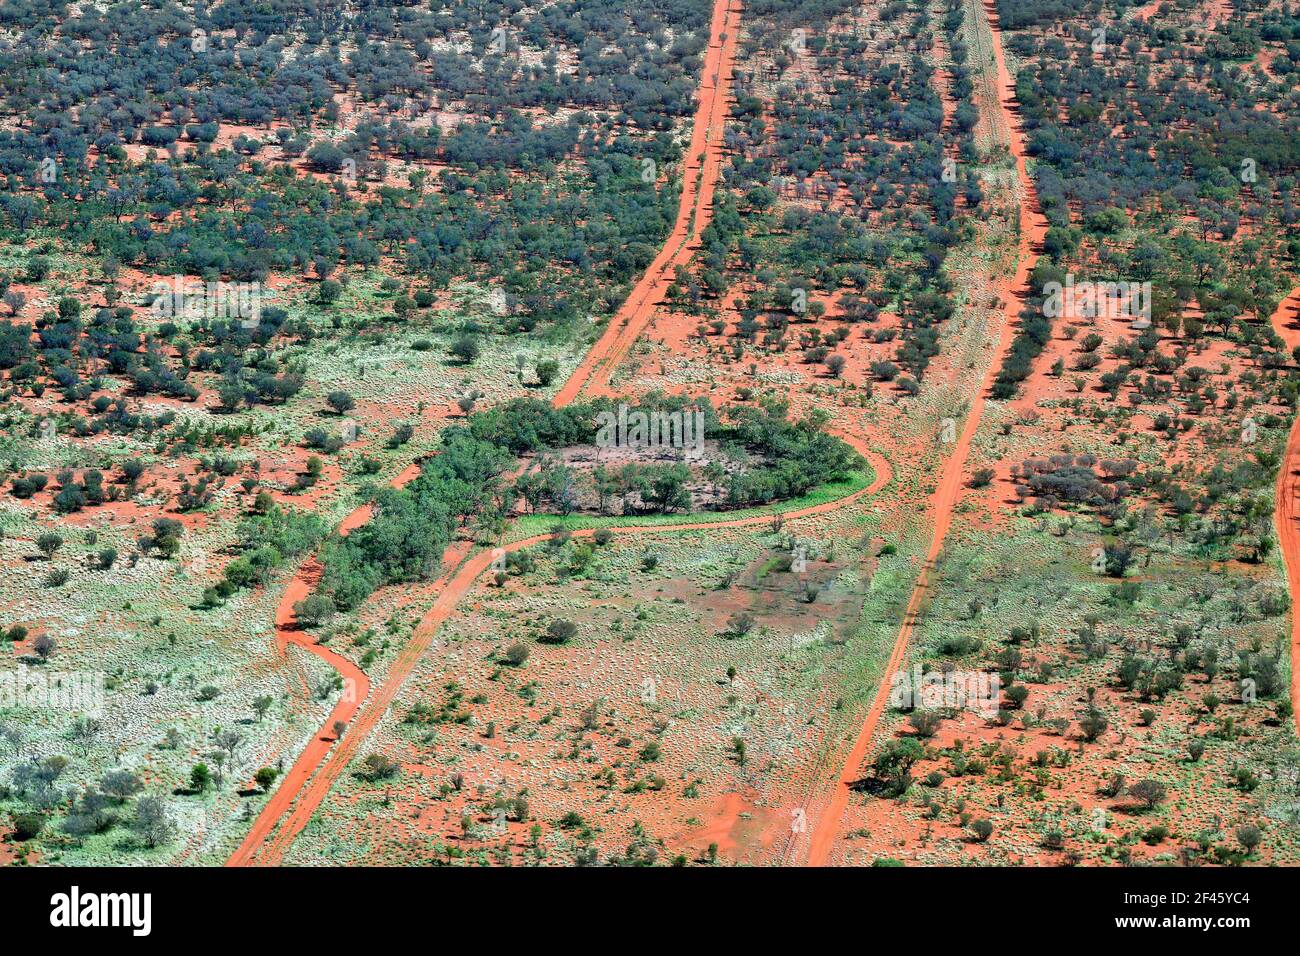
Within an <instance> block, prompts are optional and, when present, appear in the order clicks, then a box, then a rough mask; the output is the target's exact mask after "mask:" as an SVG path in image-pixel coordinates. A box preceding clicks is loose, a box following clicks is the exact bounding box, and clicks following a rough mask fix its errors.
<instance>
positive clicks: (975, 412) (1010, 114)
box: [807, 0, 1047, 866]
mask: <svg viewBox="0 0 1300 956" xmlns="http://www.w3.org/2000/svg"><path fill="white" fill-rule="evenodd" d="M984 8H985V12H986V13H987V15H988V18H989V27H990V29H991V30H992V34H993V57H994V63H995V65H996V67H997V92H998V103H999V108H1000V110H1001V111H1002V114H1003V118H1004V119H1005V121H1006V125H1007V134H1008V139H1009V145H1010V149H1011V154H1012V155H1013V156H1014V157H1015V160H1016V176H1017V178H1018V179H1019V181H1020V188H1021V190H1022V195H1023V196H1024V200H1025V201H1024V202H1023V203H1022V205H1021V208H1020V244H1019V249H1018V265H1017V268H1016V271H1015V274H1014V275H1012V276H1011V277H1010V278H1009V279H1007V280H1006V281H1005V282H1004V283H1003V284H1002V286H1001V288H1000V290H999V298H1000V300H1001V301H1003V302H1005V303H1006V309H1005V312H1004V315H1003V321H1002V327H1001V330H1000V332H999V336H998V344H997V347H996V348H995V349H994V353H993V355H992V357H991V359H990V361H989V365H988V368H987V369H986V370H985V372H984V379H983V381H982V382H981V384H980V388H979V391H978V393H977V394H976V395H975V397H974V398H973V400H972V401H971V405H970V412H969V413H968V414H967V416H966V421H965V422H964V423H963V425H962V430H961V434H960V435H959V436H958V438H957V443H956V445H955V446H954V448H953V451H952V455H951V456H950V457H949V458H948V459H947V461H946V462H945V463H944V467H943V472H942V474H941V475H940V478H939V484H938V486H937V487H936V488H935V491H934V495H933V496H932V499H931V502H932V503H931V512H932V515H933V519H934V532H933V536H932V537H931V539H930V548H929V550H928V551H927V552H926V555H925V562H924V564H923V565H922V567H921V573H920V575H919V576H918V577H917V579H916V584H915V585H914V586H913V588H912V595H911V598H910V599H909V600H908V602H907V610H906V611H905V612H904V614H903V624H902V626H901V627H900V628H899V631H898V637H897V638H896V639H895V641H894V647H893V650H892V652H891V653H890V655H889V662H888V663H887V664H886V665H885V670H884V671H883V672H882V674H881V679H880V686H879V687H878V688H877V690H876V696H875V698H874V699H873V701H872V704H871V709H870V710H869V711H868V712H867V716H866V718H865V720H864V721H863V724H862V727H861V729H860V730H859V731H858V736H857V740H856V741H855V743H854V745H853V749H852V750H850V751H849V755H848V758H847V759H846V760H845V762H844V767H843V769H842V770H841V772H840V776H839V780H838V781H836V784H835V789H834V790H833V791H832V792H831V795H830V800H829V802H828V804H827V806H826V807H825V809H823V810H821V811H820V812H814V813H812V814H810V816H811V817H812V818H813V821H814V827H813V831H812V834H811V837H810V841H809V847H808V861H807V862H808V865H809V866H825V865H827V864H828V863H829V862H830V859H831V852H832V850H833V849H834V847H835V841H836V839H837V838H838V837H839V833H840V824H841V820H842V818H843V816H844V810H845V808H846V807H847V806H848V803H849V793H850V789H851V787H852V786H853V784H854V783H855V782H856V781H857V780H859V779H860V778H861V776H862V766H863V763H864V762H865V760H866V758H867V753H868V751H869V750H870V749H871V743H872V738H873V737H874V735H875V732H876V727H877V725H878V724H879V723H880V716H881V714H883V713H884V710H885V704H886V702H887V701H888V699H889V680H890V676H891V675H892V674H893V673H894V672H895V671H896V670H897V669H898V667H899V666H900V665H901V664H902V662H903V658H904V655H905V654H906V653H907V645H908V642H909V641H910V640H911V636H912V631H913V629H914V628H915V626H916V615H917V613H918V612H919V610H920V608H921V605H922V603H923V602H924V600H925V597H926V594H927V592H928V591H929V588H930V583H931V582H930V578H931V574H932V572H933V571H934V567H935V560H936V559H937V558H938V556H939V552H940V551H941V550H942V549H943V541H944V538H945V536H946V535H947V533H948V527H949V525H950V524H951V522H952V510H953V506H954V505H955V504H956V502H957V498H958V495H959V493H960V489H961V484H962V479H963V477H964V475H965V470H966V459H967V458H968V457H969V455H970V446H971V439H973V438H974V437H975V430H976V428H978V427H979V421H980V415H981V413H982V412H983V410H984V401H985V396H986V394H987V393H988V390H989V388H990V387H991V386H992V384H993V379H994V378H995V377H996V376H997V373H998V370H999V369H1000V368H1001V366H1002V360H1003V358H1004V357H1005V355H1006V352H1007V349H1008V347H1009V346H1010V344H1011V340H1012V337H1013V329H1012V326H1013V323H1014V322H1015V320H1016V319H1017V317H1018V316H1019V315H1020V310H1021V308H1022V307H1023V305H1024V300H1025V284H1026V282H1027V280H1028V278H1029V273H1030V272H1031V271H1032V270H1033V268H1034V264H1035V263H1036V262H1037V261H1038V252H1037V250H1038V249H1039V248H1040V247H1041V245H1042V241H1043V236H1044V235H1045V234H1046V232H1047V220H1046V219H1045V218H1044V217H1043V214H1042V212H1041V210H1040V209H1039V206H1038V195H1037V193H1036V192H1035V191H1034V184H1033V181H1032V180H1031V179H1030V178H1029V170H1028V167H1027V166H1026V163H1025V137H1024V132H1023V131H1022V129H1021V127H1020V121H1019V117H1018V110H1019V107H1018V104H1017V103H1016V100H1015V85H1014V83H1013V82H1012V79H1011V74H1010V72H1009V71H1008V70H1007V64H1006V59H1005V57H1004V56H1003V53H1002V35H1001V32H1000V31H999V29H998V18H997V11H996V10H995V9H994V5H993V2H992V0H987V2H986V3H985V4H984Z"/></svg>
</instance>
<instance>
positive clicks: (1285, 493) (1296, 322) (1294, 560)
mask: <svg viewBox="0 0 1300 956" xmlns="http://www.w3.org/2000/svg"><path fill="white" fill-rule="evenodd" d="M1273 329H1274V331H1276V332H1277V334H1278V335H1280V336H1282V339H1283V340H1284V341H1285V342H1286V344H1287V348H1290V349H1294V348H1295V347H1296V346H1297V345H1300V289H1296V290H1294V291H1293V292H1292V293H1291V294H1290V295H1289V296H1287V297H1286V298H1285V299H1283V300H1282V301H1281V303H1279V304H1278V307H1277V309H1276V311H1274V313H1273ZM1273 520H1274V523H1276V525H1277V539H1278V544H1279V545H1281V549H1282V560H1283V562H1284V563H1285V564H1286V579H1287V590H1288V591H1289V592H1290V593H1291V700H1292V701H1296V700H1300V667H1297V666H1296V660H1297V659H1298V658H1297V655H1300V615H1297V614H1296V607H1295V602H1296V597H1297V595H1300V417H1297V418H1296V419H1295V421H1294V422H1292V423H1291V435H1290V437H1289V438H1288V439H1287V443H1286V454H1285V455H1284V456H1283V458H1282V465H1281V467H1280V468H1278V472H1277V494H1276V504H1275V509H1274V512H1273ZM1295 724H1296V732H1297V733H1300V710H1297V711H1296V714H1295Z"/></svg>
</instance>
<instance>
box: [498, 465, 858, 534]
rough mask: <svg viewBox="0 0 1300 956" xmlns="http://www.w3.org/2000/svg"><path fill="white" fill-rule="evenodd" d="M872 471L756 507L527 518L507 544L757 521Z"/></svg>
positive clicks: (829, 494)
mask: <svg viewBox="0 0 1300 956" xmlns="http://www.w3.org/2000/svg"><path fill="white" fill-rule="evenodd" d="M875 477H876V476H875V472H874V471H873V470H872V469H871V468H862V469H860V470H858V471H855V472H853V473H852V474H851V475H849V477H847V478H845V479H844V480H843V481H828V482H827V483H826V484H824V485H818V486H817V487H816V488H814V489H813V490H812V491H810V492H808V494H806V495H802V496H800V497H798V498H790V499H787V500H786V501H774V502H772V503H771V504H767V505H761V506H759V507H756V508H738V509H736V510H735V511H693V512H685V513H677V514H666V515H633V516H628V515H564V516H561V515H527V516H526V517H523V518H519V519H517V520H516V521H515V522H514V523H513V524H512V525H511V526H510V528H509V529H508V530H507V531H506V541H519V540H520V539H522V538H530V537H532V536H533V535H538V534H546V533H548V532H549V531H550V530H551V529H552V528H556V527H560V528H564V529H567V530H569V531H577V530H579V529H581V528H629V527H636V528H653V527H655V526H657V525H674V524H683V523H686V522H691V523H712V522H723V521H739V520H742V519H745V518H758V517H762V516H763V515H773V516H775V515H779V514H785V513H787V512H790V511H799V510H801V509H803V508H812V507H815V506H817V505H821V504H825V503H827V502H830V501H838V500H839V499H841V498H847V497H848V496H849V495H852V494H855V493H857V492H859V491H861V490H862V489H863V488H866V487H867V486H868V485H870V484H871V482H872V481H874V480H875Z"/></svg>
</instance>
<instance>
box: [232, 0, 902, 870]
mask: <svg viewBox="0 0 1300 956" xmlns="http://www.w3.org/2000/svg"><path fill="white" fill-rule="evenodd" d="M739 27H740V4H739V2H738V0H715V2H714V6H713V17H712V21H711V23H710V34H709V43H708V47H707V50H706V53H705V58H704V65H703V72H702V75H701V77H700V87H699V106H698V108H697V110H696V114H695V122H694V128H693V130H692V133H691V144H690V148H689V152H688V153H687V160H686V162H687V165H686V174H685V176H684V177H683V183H682V195H681V200H680V202H679V204H678V209H677V219H676V222H675V223H674V225H673V230H672V232H671V233H670V235H669V237H668V239H667V241H666V242H665V243H664V246H663V248H662V249H661V250H660V252H659V254H658V255H657V256H656V257H655V259H654V261H653V262H652V263H651V264H650V266H649V268H647V269H646V272H645V274H644V275H642V277H641V279H640V280H639V281H638V282H637V284H636V286H635V287H634V288H633V290H632V293H631V294H630V295H629V296H628V298H627V300H626V301H625V302H624V303H623V305H622V306H621V307H620V308H619V310H618V312H617V313H616V314H615V315H614V316H613V318H611V320H610V323H609V326H608V328H607V329H606V330H605V334H604V335H602V336H601V338H600V340H599V341H598V342H597V343H596V345H595V346H594V347H593V348H592V350H591V351H590V352H589V353H588V355H587V357H586V359H584V361H583V362H582V364H580V365H579V366H578V368H577V369H575V370H574V372H573V374H572V375H571V376H570V377H569V380H568V381H567V382H566V383H565V384H564V386H563V387H562V388H561V389H560V392H559V394H557V395H556V397H555V400H554V401H555V404H556V405H565V404H568V403H569V402H571V401H573V400H574V398H576V397H577V396H578V394H579V393H580V392H581V391H582V390H583V388H584V386H587V385H590V386H591V387H592V388H593V389H599V388H600V387H601V386H602V384H603V383H607V382H608V379H609V373H610V371H611V370H612V369H613V368H614V367H615V366H617V364H618V362H619V359H620V358H621V357H622V356H623V355H625V354H626V353H627V350H628V349H629V348H631V345H632V343H633V342H635V341H636V339H637V337H638V336H639V335H640V333H641V331H642V329H644V327H645V325H646V324H647V323H648V322H649V320H650V318H651V316H652V315H653V312H654V309H655V307H656V306H657V305H658V304H659V303H660V302H661V301H662V300H663V297H664V295H665V294H666V293H667V290H668V286H669V285H670V284H671V281H672V270H673V269H674V268H675V267H676V266H677V265H679V264H681V263H683V262H685V261H686V260H687V259H688V258H689V257H690V253H691V251H692V250H693V248H694V245H695V244H697V243H698V239H697V237H698V233H699V230H700V229H703V228H704V226H705V225H707V223H708V221H709V218H710V217H711V213H712V198H713V191H714V187H715V185H716V183H717V179H718V175H719V172H720V170H721V165H722V128H723V121H724V119H725V117H726V112H727V110H726V102H727V98H728V96H729V91H730V85H731V76H732V67H733V64H734V60H735V48H736V42H737V37H738V33H739ZM855 444H857V445H861V443H855ZM859 450H861V451H863V452H864V454H866V455H867V456H868V457H869V458H871V459H872V460H873V465H875V467H876V480H875V481H874V482H873V483H872V486H871V487H870V488H866V489H862V490H861V491H859V492H857V493H855V494H853V495H851V496H849V497H848V498H847V499H844V500H843V501H839V502H827V503H825V504H822V505H818V506H815V507H812V508H807V509H803V511H801V512H795V513H792V514H791V515H790V517H797V516H798V515H800V514H817V513H820V512H823V511H827V510H830V509H832V508H835V507H839V506H840V505H841V504H843V503H847V502H848V501H852V500H856V499H857V498H859V497H862V496H863V495H866V494H868V493H872V492H874V491H875V490H877V489H878V488H879V487H882V486H883V485H884V484H885V483H886V482H887V481H888V478H889V474H890V473H889V469H888V466H887V465H885V464H884V462H883V461H882V460H881V459H880V458H879V456H877V455H875V454H874V453H873V452H871V451H870V450H869V449H866V448H865V446H861V447H860V448H859ZM418 469H419V466H418V465H412V466H411V467H410V468H408V469H407V470H406V471H405V472H403V473H402V476H399V480H398V481H395V482H394V483H395V484H400V482H401V481H402V480H409V479H410V478H411V477H413V476H414V475H415V474H416V473H418ZM370 513H371V511H370V508H369V507H368V506H366V507H362V508H358V509H357V510H356V511H354V512H353V513H352V514H350V515H349V516H348V517H347V519H345V521H344V522H343V525H342V526H341V529H340V530H342V531H344V532H346V531H347V530H350V529H351V528H355V527H357V526H359V525H361V524H364V523H365V522H366V521H367V520H369V518H370ZM767 520H769V519H768V518H767V517H766V516H760V517H758V518H749V519H737V520H735V521H728V522H719V523H717V525H716V526H718V527H737V526H741V525H746V524H751V523H760V522H764V521H767ZM713 526H714V524H713V523H709V522H702V523H701V522H697V523H689V524H682V525H662V526H659V527H657V528H655V529H653V530H655V531H658V532H663V531H684V530H694V529H697V528H700V527H713ZM616 530H627V531H639V530H648V529H640V528H629V529H616ZM591 533H592V532H590V531H588V532H578V533H577V536H579V537H582V536H585V535H587V534H591ZM540 540H543V536H538V537H536V538H531V539H527V540H525V541H519V542H516V543H514V544H513V545H511V546H510V548H511V550H514V549H518V548H523V547H527V546H529V545H531V544H535V543H537V542H538V541H540ZM445 560H446V559H444V561H445ZM492 560H493V556H492V553H491V552H488V551H484V552H481V553H479V554H477V555H475V556H474V557H473V558H472V559H470V560H468V561H464V562H463V563H461V564H460V568H459V570H458V571H457V572H456V573H455V574H454V575H453V576H452V577H451V578H450V580H447V581H446V583H445V586H443V587H442V589H441V591H440V593H439V596H438V599H437V600H436V601H435V602H434V604H433V607H432V608H430V609H429V611H428V613H427V614H426V615H425V616H424V618H423V619H422V620H421V621H420V624H419V626H418V627H417V628H416V630H415V633H414V634H413V635H412V638H411V641H410V642H409V643H408V644H407V645H406V647H405V648H404V649H403V650H402V652H401V653H400V654H399V655H398V657H397V658H396V660H394V662H393V666H392V668H391V669H390V671H389V673H388V678H387V680H386V681H385V682H384V684H383V686H382V687H381V688H380V689H379V691H378V692H377V693H376V695H375V699H374V701H373V702H372V706H371V707H369V708H368V709H367V710H366V711H365V712H364V713H362V714H361V716H360V718H359V719H357V720H356V723H355V724H354V725H351V726H350V727H349V730H348V732H347V734H346V736H345V737H344V738H343V739H341V740H339V739H335V738H333V736H332V728H333V725H334V722H335V721H337V720H344V721H349V722H350V721H352V720H353V719H354V718H356V717H357V714H358V712H359V711H360V709H361V704H362V703H363V702H364V701H365V699H366V698H367V696H368V695H369V692H370V685H369V681H368V680H367V678H366V677H365V675H364V674H363V673H362V672H361V671H360V669H359V668H357V667H356V666H355V665H354V664H352V663H351V662H350V661H347V660H346V659H344V658H342V657H340V656H339V655H337V654H335V653H334V652H332V651H330V650H328V649H327V648H323V647H321V646H320V645H318V644H316V643H314V642H313V641H311V639H310V637H309V636H307V635H305V634H303V632H302V631H301V630H299V629H297V627H296V620H295V616H294V614H293V605H294V603H296V602H297V601H300V600H302V598H303V597H305V596H306V595H307V594H308V593H309V591H310V586H311V584H312V576H313V575H314V573H315V568H314V565H312V564H311V563H310V562H309V563H307V564H304V565H303V566H302V568H300V569H299V571H298V574H297V575H296V576H295V577H294V579H293V581H292V582H291V583H290V585H289V588H288V590H287V591H286V593H285V595H284V597H283V598H282V599H281V601H280V604H279V607H278V608H277V611H276V634H277V641H278V642H279V644H280V647H281V649H282V650H283V649H284V648H285V647H286V646H287V644H288V643H294V644H298V645H299V646H301V647H304V648H306V649H307V650H308V651H310V652H311V653H313V654H316V655H317V656H319V657H321V658H322V659H324V660H326V661H328V662H329V663H330V664H331V665H332V666H334V667H335V668H336V669H337V670H338V671H339V672H340V674H342V675H343V677H344V680H345V686H347V687H349V689H350V690H351V691H353V692H351V693H345V694H344V696H343V699H342V700H341V701H340V702H339V704H338V705H337V706H336V707H335V709H334V712H333V713H332V714H330V716H329V718H328V719H327V721H326V725H325V729H323V730H322V732H321V733H320V734H318V735H317V736H316V737H315V738H314V739H313V741H312V743H311V744H310V745H309V746H308V747H307V748H306V750H304V751H303V752H302V754H300V755H299V757H298V759H297V760H296V761H295V762H294V765H293V767H292V768H291V770H290V771H289V773H288V774H287V775H286V778H285V779H284V780H283V781H282V782H281V784H280V786H279V787H278V788H277V789H276V792H275V793H274V794H273V795H272V797H271V799H270V800H268V801H267V803H266V805H265V806H264V807H263V808H262V812H261V813H260V814H259V815H258V817H257V819H256V820H255V821H254V823H253V827H252V829H251V830H250V831H249V833H248V835H247V836H246V837H245V839H244V841H243V843H241V844H240V846H239V848H238V849H237V850H236V851H235V853H234V854H233V855H232V856H231V857H230V859H229V860H228V861H227V865H230V866H244V865H250V864H254V863H257V864H263V865H268V864H274V863H277V862H278V861H279V860H280V858H281V857H282V855H283V853H284V850H285V849H286V848H287V847H288V846H289V845H290V844H291V843H292V841H293V839H294V837H296V836H297V834H298V833H300V832H301V831H302V828H303V827H305V826H306V825H307V821H308V820H310V819H311V815H312V813H314V812H315V809H316V808H317V807H318V806H319V805H320V803H321V801H322V800H323V799H324V798H325V795H326V794H327V793H328V792H329V789H330V787H331V786H332V785H333V782H334V781H335V780H336V779H337V778H338V776H339V774H340V773H342V771H343V768H344V767H345V766H346V765H347V762H348V761H349V760H351V759H352V756H353V754H354V753H355V750H356V747H357V746H359V745H360V742H361V741H364V740H365V738H366V737H367V736H368V735H369V733H370V732H371V730H373V729H374V727H375V725H376V724H377V723H378V721H379V720H380V718H382V716H383V714H384V713H385V711H386V710H387V709H388V707H389V705H390V704H391V703H392V701H393V698H394V697H395V695H396V694H397V691H398V689H399V688H400V687H401V685H402V683H403V681H404V680H405V679H406V677H407V676H408V675H409V674H410V672H411V670H412V669H413V668H414V666H415V664H416V663H417V662H418V660H419V658H420V656H421V655H422V654H423V653H424V651H425V650H426V649H427V647H428V645H429V642H430V641H431V640H432V637H433V634H434V633H435V632H436V630H437V629H438V626H439V625H440V624H441V623H442V622H443V621H445V620H446V619H447V617H448V616H449V615H450V614H451V613H452V611H453V610H454V609H455V607H456V604H457V602H458V601H459V600H460V599H461V597H463V596H464V594H465V593H466V592H467V591H468V590H469V588H470V586H471V584H472V583H473V581H474V579H475V578H477V577H478V575H479V574H480V573H482V571H483V570H484V569H485V568H487V567H488V566H489V564H490V563H491V561H492ZM349 681H350V682H352V683H348V682H349ZM335 743H337V744H338V746H337V748H335V749H334V750H333V753H332V754H331V752H330V751H331V747H332V746H333V745H334V744H335ZM322 763H323V764H324V767H323V769H322V770H321V772H320V773H319V774H316V776H315V779H311V778H312V775H313V774H314V773H316V770H317V768H319V767H321V765H322ZM309 780H310V784H309V783H308V781H309ZM297 798H300V799H297ZM295 799H297V803H296V806H294V803H295ZM291 806H293V810H292V813H290V814H289V816H288V819H287V820H285V823H284V826H283V827H281V828H280V830H279V832H278V833H276V834H275V836H274V838H271V839H268V838H270V837H271V834H272V832H273V831H274V830H275V828H276V826H277V825H278V824H279V823H280V821H281V819H282V818H284V817H285V814H286V813H287V812H288V811H289V809H290V807H291Z"/></svg>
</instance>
